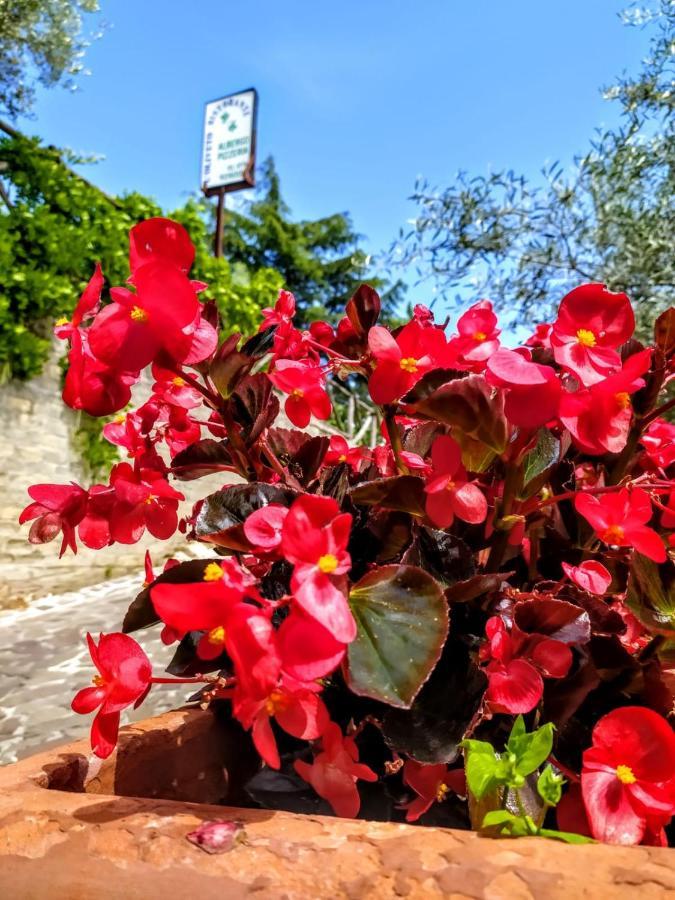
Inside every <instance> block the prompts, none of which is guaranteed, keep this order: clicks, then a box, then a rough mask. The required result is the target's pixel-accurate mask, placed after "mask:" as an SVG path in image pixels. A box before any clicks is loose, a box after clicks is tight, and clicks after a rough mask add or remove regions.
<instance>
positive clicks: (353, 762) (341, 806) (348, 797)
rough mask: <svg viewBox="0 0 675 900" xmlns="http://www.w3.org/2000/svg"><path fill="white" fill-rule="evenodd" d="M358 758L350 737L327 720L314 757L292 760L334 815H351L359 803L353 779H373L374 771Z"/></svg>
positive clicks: (349, 816)
mask: <svg viewBox="0 0 675 900" xmlns="http://www.w3.org/2000/svg"><path fill="white" fill-rule="evenodd" d="M358 759H359V751H358V747H357V746H356V741H355V740H354V738H351V737H344V736H343V735H342V732H341V731H340V728H339V726H338V725H336V724H335V722H329V723H328V725H327V726H326V728H325V730H324V733H323V735H322V737H321V752H320V753H318V754H317V755H316V756H315V757H314V762H313V763H312V764H311V765H310V764H309V763H306V762H303V761H302V760H296V761H295V763H294V766H295V771H296V772H297V773H298V775H299V776H300V777H301V778H302V779H304V780H305V781H307V782H309V784H311V785H312V787H313V788H314V790H315V791H316V792H317V794H318V795H319V797H323V799H324V800H327V801H328V803H330V805H331V806H332V807H333V811H334V812H335V815H336V816H343V817H345V818H350V819H353V818H355V817H356V816H357V815H358V812H359V808H360V806H361V798H360V797H359V791H358V788H357V787H356V781H357V779H358V778H360V779H361V780H362V781H377V775H376V774H375V772H373V770H372V769H370V768H369V767H368V766H366V765H364V764H363V763H359V761H358Z"/></svg>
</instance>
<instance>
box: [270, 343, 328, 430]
mask: <svg viewBox="0 0 675 900" xmlns="http://www.w3.org/2000/svg"><path fill="white" fill-rule="evenodd" d="M269 378H270V381H271V382H272V384H273V385H274V386H275V387H276V388H278V389H279V390H280V391H283V392H284V393H285V394H288V395H289V396H288V397H287V398H286V403H285V405H284V410H285V411H286V415H287V416H288V418H289V419H290V420H291V422H292V423H293V424H294V425H295V426H297V427H298V428H306V427H307V425H309V421H310V419H311V418H312V416H314V417H315V418H317V419H328V418H329V417H330V413H331V403H330V398H329V396H328V394H327V393H326V388H325V383H326V378H325V375H324V373H323V371H322V370H321V368H320V367H319V366H316V365H314V364H312V363H307V362H297V361H295V360H286V359H283V360H280V361H279V362H278V363H277V364H276V366H275V367H274V371H273V372H270V374H269Z"/></svg>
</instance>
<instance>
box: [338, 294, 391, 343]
mask: <svg viewBox="0 0 675 900" xmlns="http://www.w3.org/2000/svg"><path fill="white" fill-rule="evenodd" d="M381 307H382V303H381V301H380V296H379V294H378V293H377V291H376V290H375V289H374V288H372V287H370V285H368V284H362V285H360V286H359V287H358V288H357V290H356V292H355V293H354V295H353V296H352V297H351V299H350V300H348V301H347V305H346V307H345V312H346V313H347V318H348V319H349V321H350V322H351V325H352V328H353V329H354V331H355V332H356V333H357V334H358V335H359V337H361V336H363V335H365V334H367V333H368V331H369V329H371V328H372V327H373V325H375V323H376V322H377V320H378V318H379V317H380V309H381Z"/></svg>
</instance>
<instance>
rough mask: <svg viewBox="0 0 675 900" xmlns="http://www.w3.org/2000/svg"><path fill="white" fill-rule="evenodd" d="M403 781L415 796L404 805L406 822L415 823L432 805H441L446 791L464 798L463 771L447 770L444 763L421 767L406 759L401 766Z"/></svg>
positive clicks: (420, 764) (464, 783) (421, 765)
mask: <svg viewBox="0 0 675 900" xmlns="http://www.w3.org/2000/svg"><path fill="white" fill-rule="evenodd" d="M403 781H404V782H405V783H406V784H407V785H408V787H410V788H412V789H413V791H415V793H416V794H417V797H415V799H414V800H411V801H410V802H409V803H406V804H404V806H403V807H402V809H405V810H407V812H406V814H405V817H406V821H407V822H416V821H417V820H418V819H419V817H420V816H421V815H423V814H424V813H425V812H426V811H427V810H428V809H429V808H430V807H431V806H432V805H433V804H434V803H442V802H443V800H445V798H446V796H447V794H448V791H453V793H455V794H461V795H462V797H465V796H466V777H465V775H464V769H449V768H448V767H447V766H446V765H445V764H444V763H439V764H438V765H426V766H425V765H423V764H422V763H418V762H416V761H415V760H414V759H407V760H406V762H405V765H404V766H403Z"/></svg>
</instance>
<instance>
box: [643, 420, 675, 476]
mask: <svg viewBox="0 0 675 900" xmlns="http://www.w3.org/2000/svg"><path fill="white" fill-rule="evenodd" d="M640 443H641V444H642V445H643V447H644V448H645V451H646V453H647V456H648V457H649V459H650V460H651V462H652V463H653V464H654V465H655V466H658V468H659V469H667V468H668V467H669V466H671V465H672V464H673V463H674V462H675V425H673V423H672V422H666V420H665V419H654V421H653V422H651V424H650V425H649V428H648V429H647V430H646V431H645V433H644V434H643V435H642V437H641V438H640Z"/></svg>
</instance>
